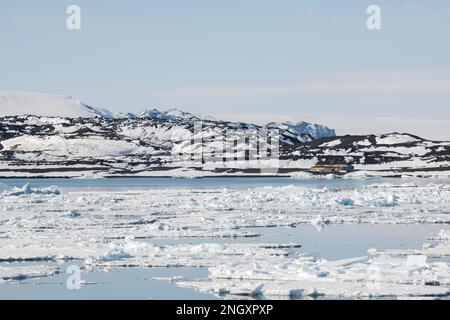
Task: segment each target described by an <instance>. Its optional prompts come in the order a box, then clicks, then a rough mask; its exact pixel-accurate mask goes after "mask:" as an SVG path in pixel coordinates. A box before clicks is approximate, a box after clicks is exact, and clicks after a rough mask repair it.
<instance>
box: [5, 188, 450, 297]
mask: <svg viewBox="0 0 450 320" xmlns="http://www.w3.org/2000/svg"><path fill="white" fill-rule="evenodd" d="M0 190H1V191H0V192H1V193H0V263H2V264H1V268H0V279H2V280H3V281H7V280H11V279H24V278H27V277H36V276H51V275H53V274H55V273H56V272H58V270H55V269H52V268H49V267H46V266H45V265H43V264H45V262H48V261H67V260H78V261H80V262H82V263H84V269H85V270H86V271H89V270H103V269H108V268H127V267H140V268H153V267H204V268H208V269H209V277H208V279H199V280H195V281H183V280H182V279H177V278H175V280H174V282H175V283H176V285H179V286H183V287H188V288H193V289H196V290H200V291H204V292H208V293H211V294H217V295H230V296H242V295H246V296H250V297H282V298H283V297H284V298H287V297H297V298H298V297H303V298H304V297H317V296H325V297H347V298H354V297H365V298H368V297H403V298H406V297H415V298H426V297H443V296H447V295H448V294H449V288H450V266H449V264H448V263H447V262H446V261H445V260H444V259H443V257H445V256H449V255H450V241H449V238H450V237H449V234H450V231H445V230H444V231H442V232H440V233H438V234H431V235H430V236H429V237H428V238H427V239H424V242H425V243H424V245H423V247H422V248H410V249H398V250H381V249H376V248H373V249H371V250H369V251H368V253H367V255H366V256H363V257H354V258H351V259H345V260H338V261H327V260H325V259H323V258H321V257H320V256H317V255H315V254H312V253H309V252H304V251H303V249H302V246H301V243H265V242H264V235H265V232H267V231H266V229H265V228H258V229H252V230H259V231H258V232H249V231H248V229H249V228H251V227H273V226H279V227H287V226H289V227H296V226H298V225H301V224H308V223H311V224H313V225H315V226H317V227H318V228H322V227H324V226H326V225H330V224H411V223H414V224H418V223H449V221H450V219H449V208H450V185H448V184H423V185H416V184H414V183H402V184H386V183H374V184H370V185H366V186H359V187H356V188H352V189H348V188H338V187H336V188H311V187H303V186H278V187H252V188H236V189H235V188H220V187H219V188H217V187H207V188H199V189H196V188H181V187H178V188H166V189H164V188H158V189H156V188H155V189H144V190H136V189H133V190H115V191H114V190H113V191H111V190H108V191H101V190H89V189H86V190H66V191H61V190H60V189H59V188H57V187H50V188H32V187H30V186H29V185H25V186H24V187H21V188H17V187H16V188H9V187H7V186H3V187H1V189H0ZM254 237H259V238H260V239H259V240H261V241H258V242H254V241H247V240H246V239H248V238H254ZM189 238H197V239H203V240H202V242H201V243H199V244H188V243H187V242H188V241H186V240H187V239H189ZM229 238H241V241H239V242H235V241H234V242H231V241H228V240H227V239H229ZM183 239H185V240H184V241H183ZM218 239H221V241H218ZM160 240H172V241H171V243H172V244H170V245H161V244H159V243H160V242H159V241H160ZM414 257H425V258H426V259H421V258H418V259H415V258H414ZM25 261H27V262H29V263H32V265H31V266H29V267H26V268H25V269H17V268H16V269H14V267H7V266H4V264H5V263H16V262H25ZM36 264H39V265H36ZM11 268H13V269H11Z"/></svg>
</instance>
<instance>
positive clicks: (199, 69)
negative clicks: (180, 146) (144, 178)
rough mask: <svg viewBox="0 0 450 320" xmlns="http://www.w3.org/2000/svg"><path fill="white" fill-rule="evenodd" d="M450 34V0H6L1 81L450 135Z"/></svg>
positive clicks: (195, 108)
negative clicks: (372, 13)
mask: <svg viewBox="0 0 450 320" xmlns="http://www.w3.org/2000/svg"><path fill="white" fill-rule="evenodd" d="M72 4H75V5H78V6H79V7H80V8H81V30H68V29H67V27H66V20H67V18H68V17H69V15H68V14H67V13H66V9H67V7H68V6H69V5H72ZM372 4H376V5H378V6H379V7H380V8H381V30H369V29H368V28H367V26H366V21H367V19H368V14H367V12H366V10H367V7H368V6H369V5H372ZM449 39H450V0H423V1H422V0H417V1H414V0H412V1H406V0H395V1H394V0H390V1H377V0H371V1H366V0H348V1H331V0H329V1H324V0H314V1H313V0H310V1H301V0H295V1H291V0H278V1H273V0H271V1H266V0H257V1H256V0H246V1H242V0H227V1H213V0H190V1H186V0H184V1H182V0H180V1H175V0H161V1H157V0H147V1H142V0H127V1H125V0H122V1H117V0H96V1H87V0H71V1H65V0H53V1H51V0H40V1H33V0H27V1H26V0H15V1H6V0H0V91H32V92H42V93H55V94H64V95H68V96H72V97H74V98H76V99H79V100H82V101H83V102H85V103H86V104H89V105H92V106H96V107H104V108H108V109H110V110H112V111H115V112H125V111H127V112H139V111H141V110H143V109H146V108H158V109H162V110H165V109H168V108H172V107H173V108H178V109H181V110H184V111H189V112H192V113H198V114H208V115H212V116H214V117H216V118H220V119H224V120H232V121H248V122H254V123H266V122H271V121H285V120H289V121H292V122H296V121H301V120H304V121H311V122H318V123H322V124H325V125H328V126H330V127H333V128H335V129H336V130H337V133H338V134H368V133H386V132H394V131H397V132H409V133H413V134H417V135H420V136H422V137H424V138H429V139H438V140H450V41H449Z"/></svg>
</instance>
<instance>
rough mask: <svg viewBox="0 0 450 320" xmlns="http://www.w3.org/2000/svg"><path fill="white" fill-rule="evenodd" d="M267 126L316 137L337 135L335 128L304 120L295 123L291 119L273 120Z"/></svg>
mask: <svg viewBox="0 0 450 320" xmlns="http://www.w3.org/2000/svg"><path fill="white" fill-rule="evenodd" d="M266 126H267V127H268V128H279V129H283V130H289V131H291V132H292V133H293V134H309V135H310V136H311V137H313V138H314V139H320V138H325V137H334V136H336V131H335V130H334V129H330V128H328V127H326V126H324V125H321V124H317V123H308V122H304V121H301V122H298V123H293V122H290V121H285V122H282V123H276V122H271V123H268V124H267V125H266Z"/></svg>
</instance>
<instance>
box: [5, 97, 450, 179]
mask: <svg viewBox="0 0 450 320" xmlns="http://www.w3.org/2000/svg"><path fill="white" fill-rule="evenodd" d="M199 124H200V125H201V131H197V129H198V126H199ZM274 128H276V129H277V130H276V132H277V136H276V137H274V136H267V137H266V136H264V134H263V137H262V139H261V137H260V138H259V140H258V141H255V140H253V137H254V136H256V135H260V134H261V133H264V132H265V133H267V132H270V131H273V129H274ZM230 138H231V140H230ZM274 138H275V139H276V141H278V142H279V144H278V146H277V148H276V151H277V152H278V153H279V154H278V155H279V157H277V159H279V161H278V162H277V163H276V164H275V165H276V166H277V171H276V174H284V175H286V174H287V175H298V174H300V173H302V174H303V173H305V172H307V171H308V170H309V169H310V168H311V167H312V166H314V165H315V164H317V163H323V164H334V163H348V164H352V165H353V166H354V167H355V168H356V169H358V170H365V171H367V170H368V171H371V172H372V174H374V173H376V174H380V175H403V174H405V173H410V172H416V173H417V172H419V173H420V172H427V173H429V172H450V143H449V142H437V141H427V140H424V139H421V138H419V137H416V136H413V135H409V134H399V133H395V134H387V135H369V136H344V137H336V136H335V132H334V130H333V129H329V128H327V127H325V126H323V125H318V124H309V123H306V122H299V123H291V122H284V123H281V124H277V123H270V124H268V125H266V126H257V125H254V124H248V123H234V122H226V121H220V120H215V119H210V118H208V117H204V116H197V115H193V114H190V113H187V112H182V111H179V110H176V109H170V110H168V111H164V112H162V111H159V110H157V109H148V110H146V111H143V112H141V113H139V114H138V115H135V114H132V113H122V114H112V113H111V112H109V111H107V110H103V109H98V108H93V107H90V106H88V105H86V104H83V103H81V102H79V101H77V100H74V99H72V98H69V97H64V96H51V95H42V94H30V93H1V94H0V177H21V176H25V177H36V176H39V177H55V176H57V177H79V176H96V177H97V176H205V175H240V174H256V173H258V172H259V171H258V170H260V169H261V168H260V167H258V166H260V165H265V164H262V162H261V159H262V158H263V156H262V155H263V154H264V153H265V152H266V151H267V148H266V143H269V141H272V140H273V139H274ZM273 141H275V140H273ZM230 142H231V144H230ZM267 152H269V151H267ZM271 152H273V150H272V151H270V153H271ZM222 153H223V154H222ZM199 154H201V156H200V157H199V156H198V155H199ZM230 154H231V156H230ZM205 159H207V160H206V161H205ZM230 159H231V160H235V161H234V162H233V164H232V165H231V166H230V164H229V160H230ZM247 160H248V161H247ZM250 160H251V161H253V160H255V161H256V162H255V161H253V162H251V161H250ZM269 160H270V159H269ZM225 162H226V163H225ZM269 163H270V165H272V166H273V163H272V162H271V161H269Z"/></svg>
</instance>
